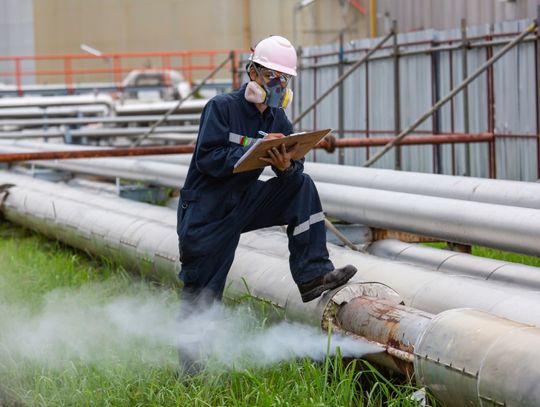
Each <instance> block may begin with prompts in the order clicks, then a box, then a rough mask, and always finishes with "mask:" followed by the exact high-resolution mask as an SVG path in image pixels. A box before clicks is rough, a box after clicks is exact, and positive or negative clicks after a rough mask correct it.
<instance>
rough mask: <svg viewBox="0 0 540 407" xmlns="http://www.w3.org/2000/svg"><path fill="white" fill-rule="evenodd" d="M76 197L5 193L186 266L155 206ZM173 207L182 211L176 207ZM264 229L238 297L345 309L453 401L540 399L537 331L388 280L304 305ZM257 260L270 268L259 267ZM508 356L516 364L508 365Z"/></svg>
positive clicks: (239, 279)
mask: <svg viewBox="0 0 540 407" xmlns="http://www.w3.org/2000/svg"><path fill="white" fill-rule="evenodd" d="M15 178H19V177H14V178H13V180H14V181H17V179H15ZM19 180H20V179H19ZM33 183H36V181H34V182H33ZM37 183H38V182H37ZM65 188H67V187H65ZM67 189H70V188H67ZM84 195H87V196H91V195H92V194H88V193H84V192H81V191H77V193H76V196H77V197H78V198H79V199H84ZM66 196H71V195H64V196H62V197H58V196H51V195H50V194H47V193H42V192H39V191H37V192H36V191H33V190H29V189H25V188H24V187H17V186H15V187H12V188H11V190H10V191H9V195H7V197H4V198H5V207H4V213H5V214H6V215H7V217H8V218H9V219H12V220H14V221H18V222H21V223H23V224H26V225H31V226H32V225H33V226H34V227H35V228H37V229H38V230H42V231H44V232H45V233H48V234H49V235H53V236H55V237H58V238H60V239H61V240H64V241H66V242H68V243H70V244H73V245H75V246H77V247H81V248H84V249H87V250H90V251H93V252H95V253H100V254H105V255H111V254H112V255H114V256H115V257H116V258H117V259H119V260H120V261H122V260H123V262H124V264H126V266H127V267H128V268H135V269H139V270H146V271H149V272H151V271H154V268H157V269H162V270H164V271H165V272H169V273H171V274H172V273H174V272H176V271H178V266H177V264H178V262H177V255H176V251H177V248H176V239H175V231H174V226H172V225H170V224H168V223H163V222H159V221H151V220H150V219H149V218H140V217H137V216H133V215H131V214H129V213H131V212H134V211H138V210H140V208H141V207H145V206H148V205H145V204H140V203H135V202H127V201H125V200H122V199H119V198H102V202H101V204H102V205H104V206H106V202H105V201H106V200H107V199H109V200H115V201H118V202H119V204H120V205H119V209H118V210H111V209H110V208H109V209H106V208H100V207H96V206H92V205H89V204H88V203H85V202H78V201H76V200H72V199H68V198H66ZM126 209H127V210H126ZM161 209H162V210H161V212H162V213H164V211H167V209H163V208H161ZM169 212H170V213H171V215H172V216H173V217H174V211H170V210H169ZM160 216H161V215H160ZM169 223H170V222H169ZM257 235H261V236H262V238H263V241H264V243H263V246H260V247H259V251H258V252H257V251H254V250H251V249H248V250H246V248H245V246H244V243H242V244H241V245H240V247H239V249H238V254H239V255H240V256H241V257H243V256H246V255H247V256H248V257H249V259H247V260H248V262H247V263H245V262H240V263H237V262H236V261H235V264H234V265H233V269H232V270H231V274H230V276H229V279H228V285H229V287H230V288H231V286H233V287H232V289H230V290H229V291H228V292H229V293H233V295H234V293H235V290H237V291H236V292H237V293H242V294H243V293H245V290H246V284H247V286H248V287H249V289H250V293H251V294H252V295H254V296H256V297H258V298H261V299H266V300H269V301H272V302H273V303H275V304H276V305H278V306H282V307H283V308H284V309H285V311H286V315H288V316H289V317H291V318H295V319H298V318H299V317H301V319H302V320H305V321H310V322H312V323H314V324H316V325H319V326H320V325H324V324H330V323H332V318H333V316H335V317H336V322H335V324H336V325H337V329H338V330H339V329H341V330H343V331H344V332H345V333H349V334H352V335H356V337H360V338H361V339H362V340H368V341H370V342H371V343H374V344H377V345H379V346H380V347H381V348H382V349H384V350H385V352H384V353H381V352H379V353H376V354H374V355H373V358H374V359H373V360H374V361H376V362H379V363H382V364H383V365H385V366H388V367H390V368H392V369H394V370H396V371H400V372H410V371H412V370H409V369H412V368H411V362H412V363H413V366H414V370H415V375H416V377H417V381H418V382H419V383H420V384H422V385H426V386H428V387H429V389H430V390H431V391H432V392H433V393H434V394H435V396H436V397H437V398H439V399H441V400H444V401H445V402H446V404H447V405H449V406H453V405H455V406H461V405H466V404H467V405H482V402H484V401H486V400H494V401H496V402H499V403H505V404H503V405H525V406H527V405H531V406H534V405H538V403H539V402H540V394H538V389H537V388H535V387H534V386H535V384H536V383H538V381H539V380H540V370H539V369H537V368H536V366H538V365H540V364H539V362H540V360H539V358H540V354H539V353H538V352H536V347H535V346H533V345H534V344H535V343H538V339H539V335H540V334H539V330H538V329H537V328H532V327H527V326H525V325H523V324H518V323H515V322H512V321H507V320H503V319H500V318H497V317H494V316H491V315H487V314H485V313H480V312H478V311H469V310H453V311H447V312H444V313H442V314H441V315H439V316H436V317H433V316H432V315H430V314H427V313H425V312H419V311H418V310H414V309H411V308H409V307H404V306H400V305H398V302H400V297H399V295H397V294H396V292H394V291H393V290H392V289H390V288H389V287H387V286H385V285H384V284H381V283H366V282H358V283H356V284H350V285H347V286H345V287H343V288H341V289H338V290H335V291H333V292H331V293H328V294H327V295H325V296H324V297H323V298H321V299H320V300H318V301H313V302H311V303H308V304H303V303H302V302H301V301H300V298H299V294H298V291H297V289H296V287H295V286H294V283H293V282H292V278H291V277H290V273H289V271H288V265H287V264H286V261H284V259H283V256H275V255H273V254H272V253H270V254H267V253H266V251H263V250H264V249H265V248H268V247H270V246H272V247H273V246H274V245H275V243H276V242H274V241H273V240H274V239H272V234H271V233H270V234H268V233H264V232H258V233H254V232H251V233H248V234H246V236H257ZM341 250H342V249H341ZM253 256H255V257H256V259H255V260H256V262H255V263H253V261H252V260H253ZM244 260H246V259H244ZM381 263H384V262H381ZM253 264H258V265H260V266H258V267H257V268H254V267H253ZM402 276H403V274H402ZM405 278H407V277H405ZM239 287H242V288H241V289H239ZM525 297H526V296H524V297H523V298H525ZM328 318H330V319H328ZM471 327H474V329H471ZM448 338H450V341H449V342H448V340H447V339H448ZM464 338H467V340H466V339H464ZM513 344H517V345H518V346H519V347H515V346H512V345H513ZM370 357H371V356H370ZM506 363H513V365H512V366H511V368H510V369H506V370H505V369H502V367H505V366H506ZM449 395H451V397H449Z"/></svg>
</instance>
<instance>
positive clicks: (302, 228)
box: [293, 212, 324, 236]
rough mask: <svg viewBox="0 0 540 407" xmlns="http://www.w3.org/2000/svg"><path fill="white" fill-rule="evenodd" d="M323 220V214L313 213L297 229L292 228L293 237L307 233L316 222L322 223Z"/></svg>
mask: <svg viewBox="0 0 540 407" xmlns="http://www.w3.org/2000/svg"><path fill="white" fill-rule="evenodd" d="M323 220H324V212H318V213H314V214H313V215H311V216H310V217H309V219H308V220H306V221H305V222H302V223H301V224H299V225H298V226H297V227H295V228H294V232H293V236H296V235H299V234H300V233H304V232H307V231H308V230H309V227H310V226H311V225H313V224H314V223H317V222H322V221H323Z"/></svg>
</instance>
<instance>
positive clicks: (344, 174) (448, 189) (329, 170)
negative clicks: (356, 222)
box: [183, 158, 540, 209]
mask: <svg viewBox="0 0 540 407" xmlns="http://www.w3.org/2000/svg"><path fill="white" fill-rule="evenodd" d="M186 159H187V158H184V159H183V160H186ZM305 171H306V172H307V173H308V174H309V175H310V176H311V177H312V178H313V179H314V180H315V181H321V182H326V183H330V184H341V185H351V186H356V187H362V188H373V189H383V190H387V191H396V192H405V193H409V194H418V195H429V196H437V197H441V198H451V199H461V200H466V201H475V202H485V203H492V204H498V205H509V206H520V207H524V208H534V209H540V183H535V182H521V181H506V180H493V179H486V178H473V177H458V176H450V175H439V174H425V173H419V172H408V171H394V170H384V169H374V168H361V167H353V166H347V165H333V164H322V163H312V162H306V163H305Z"/></svg>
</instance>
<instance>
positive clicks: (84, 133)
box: [0, 126, 199, 139]
mask: <svg viewBox="0 0 540 407" xmlns="http://www.w3.org/2000/svg"><path fill="white" fill-rule="evenodd" d="M147 129H148V128H147V127H126V128H116V127H102V128H92V127H88V128H82V129H67V130H54V129H50V130H29V131H1V132H0V138H1V139H32V138H52V137H64V136H65V134H66V133H67V132H69V134H70V135H71V137H95V138H100V137H136V136H138V135H140V134H141V133H143V132H145V131H146V130H147ZM198 129H199V126H162V127H158V128H157V129H155V130H154V133H159V134H163V133H191V134H196V133H197V131H198Z"/></svg>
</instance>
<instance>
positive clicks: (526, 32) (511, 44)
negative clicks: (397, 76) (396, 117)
mask: <svg viewBox="0 0 540 407" xmlns="http://www.w3.org/2000/svg"><path fill="white" fill-rule="evenodd" d="M537 26H538V21H537V20H534V21H533V22H532V24H531V25H529V26H528V27H527V28H526V29H525V30H524V31H523V32H522V33H521V34H519V35H518V36H517V37H516V38H514V39H513V40H512V41H511V42H509V43H508V44H507V45H506V46H505V47H504V48H503V49H501V50H500V51H499V52H498V53H497V54H495V55H494V56H493V57H492V58H490V59H489V60H488V61H486V62H485V63H484V64H483V65H482V66H481V67H480V68H478V69H477V70H476V71H475V72H474V73H472V74H471V75H470V76H469V77H468V78H467V79H465V80H464V81H463V82H462V83H461V84H460V85H458V86H457V87H456V88H454V89H453V90H452V91H451V92H450V93H449V94H448V95H446V96H445V97H444V98H443V99H441V100H439V101H438V102H437V103H435V104H434V105H433V106H432V107H431V108H430V109H429V110H428V111H427V112H425V113H424V114H423V115H422V116H420V117H419V118H418V119H416V121H415V122H414V123H413V124H411V125H410V126H409V127H408V128H407V129H405V130H403V131H402V132H401V134H400V135H399V136H397V137H396V138H394V139H393V140H392V141H391V142H389V143H388V144H387V145H386V146H384V147H383V148H382V149H381V150H379V151H378V152H377V154H375V155H374V156H373V157H371V158H370V159H369V160H367V161H366V162H365V163H364V167H370V166H371V165H373V164H374V163H375V162H377V161H378V160H379V159H380V158H381V157H382V156H383V155H384V154H386V153H387V152H388V151H389V150H391V149H392V148H393V147H394V146H395V145H396V144H398V143H399V142H400V141H401V140H402V139H403V138H404V137H405V136H407V135H408V134H409V133H411V132H412V131H413V130H415V129H416V128H417V127H418V126H419V125H420V124H422V123H423V122H424V120H426V119H427V118H428V117H430V116H431V115H432V114H433V112H435V111H436V110H438V109H439V108H440V107H441V106H443V105H444V104H445V103H446V102H448V101H449V100H451V99H452V98H453V97H454V96H456V94H458V93H459V92H460V91H461V90H463V89H464V88H465V87H467V86H468V85H469V83H471V82H472V81H473V80H475V79H476V78H477V77H478V76H480V75H481V74H482V73H483V72H484V71H485V70H486V69H488V68H489V67H490V66H492V65H493V64H494V63H495V62H496V61H497V60H499V59H500V58H501V57H502V56H503V55H504V54H506V53H507V52H508V51H509V50H510V49H512V48H513V47H514V46H515V45H516V44H518V43H519V42H520V41H521V40H523V39H524V38H525V37H526V36H527V35H529V34H530V33H532V32H533V31H534V30H535V29H536V27H537Z"/></svg>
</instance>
